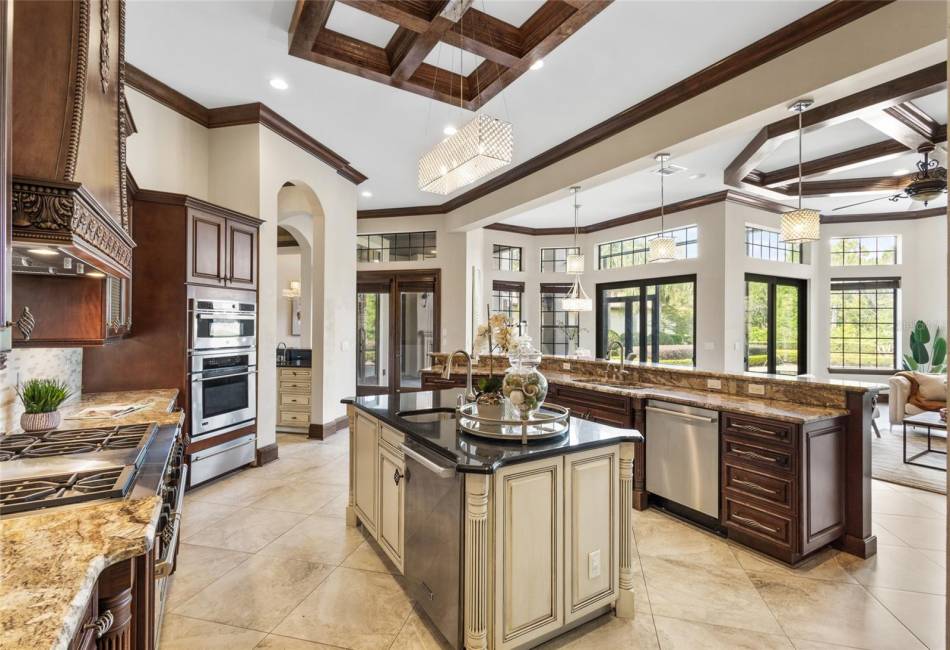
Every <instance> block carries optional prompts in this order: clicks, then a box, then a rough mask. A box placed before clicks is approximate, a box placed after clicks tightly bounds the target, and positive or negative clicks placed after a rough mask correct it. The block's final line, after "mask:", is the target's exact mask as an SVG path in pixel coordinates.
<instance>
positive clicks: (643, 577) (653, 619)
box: [630, 517, 663, 650]
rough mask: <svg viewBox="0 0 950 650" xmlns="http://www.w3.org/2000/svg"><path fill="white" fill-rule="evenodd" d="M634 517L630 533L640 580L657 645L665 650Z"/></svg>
mask: <svg viewBox="0 0 950 650" xmlns="http://www.w3.org/2000/svg"><path fill="white" fill-rule="evenodd" d="M633 519H634V518H633V517H631V518H630V534H631V536H632V537H633V544H634V546H635V547H636V549H637V564H639V565H640V580H642V581H643V591H644V592H645V593H646V597H647V604H648V605H649V606H650V622H651V623H652V624H653V636H654V637H655V638H656V647H657V648H659V649H660V650H663V646H662V644H661V643H660V631H659V630H658V629H656V615H655V614H654V613H653V601H651V600H650V586H649V585H647V575H646V572H645V571H644V570H643V556H642V555H640V544H639V543H638V542H637V527H636V526H634V524H633ZM633 615H634V617H636V615H637V603H636V600H634V603H633Z"/></svg>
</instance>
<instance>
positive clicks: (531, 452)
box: [347, 389, 643, 650]
mask: <svg viewBox="0 0 950 650" xmlns="http://www.w3.org/2000/svg"><path fill="white" fill-rule="evenodd" d="M461 392H462V391H460V390H456V389H448V390H441V391H427V392H418V393H403V394H389V395H377V396H364V397H357V398H354V399H353V400H347V402H348V405H349V406H348V416H349V425H350V428H349V430H350V492H349V507H348V510H347V521H348V523H349V524H350V525H357V524H361V525H362V526H363V527H364V528H365V530H366V531H367V532H368V533H369V534H370V535H372V537H374V538H375V539H376V540H377V542H378V544H379V547H380V548H381V549H382V551H383V552H385V553H386V555H387V556H388V557H389V558H390V559H391V560H392V561H393V563H394V564H395V565H396V567H397V568H398V569H399V570H400V571H401V572H402V573H403V574H404V575H405V576H406V579H407V585H408V589H409V591H410V593H411V594H412V595H413V597H414V598H415V599H416V601H417V602H419V603H420V604H421V606H422V607H423V609H424V610H425V611H426V613H427V614H428V615H429V617H430V619H432V621H433V623H434V624H435V625H436V626H437V627H438V628H439V630H440V631H441V632H442V634H443V635H444V636H445V637H446V639H448V640H449V642H451V643H452V644H453V645H455V646H456V647H462V646H464V647H465V648H470V649H474V648H488V647H492V648H496V649H499V650H500V649H503V648H519V647H528V646H533V645H536V644H538V643H540V642H542V641H543V640H545V639H549V638H552V637H554V636H557V635H559V634H561V633H563V632H564V631H566V630H567V629H570V628H572V627H575V626H577V625H580V624H581V623H583V622H585V621H587V620H590V619H592V618H595V617H597V616H600V615H602V614H604V613H606V612H608V611H610V610H611V608H615V610H616V614H617V615H618V616H623V617H632V616H633V614H634V605H633V591H632V589H633V573H632V560H633V553H634V549H633V540H632V537H631V530H632V528H631V516H632V505H633V503H632V500H633V480H634V465H635V462H636V460H637V456H638V453H639V450H641V449H642V442H643V438H642V436H641V435H640V434H639V433H638V432H637V431H635V430H632V429H621V428H617V427H613V426H609V425H604V424H600V423H597V422H593V421H588V420H583V419H579V418H573V417H572V418H571V420H570V429H569V431H568V432H567V433H565V434H564V435H563V436H560V437H557V438H553V439H549V440H545V441H535V442H532V443H529V444H527V445H522V444H520V443H517V442H507V441H495V440H486V439H482V438H477V437H474V436H470V435H468V434H465V433H459V432H458V431H457V429H456V422H455V419H454V414H453V410H454V408H455V405H456V402H457V399H458V397H459V395H460V394H461Z"/></svg>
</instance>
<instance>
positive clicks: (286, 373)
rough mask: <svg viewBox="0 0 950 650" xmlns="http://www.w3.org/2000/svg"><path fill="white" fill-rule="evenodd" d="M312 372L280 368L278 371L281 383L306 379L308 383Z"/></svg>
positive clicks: (306, 369) (305, 369) (307, 369)
mask: <svg viewBox="0 0 950 650" xmlns="http://www.w3.org/2000/svg"><path fill="white" fill-rule="evenodd" d="M312 372H313V371H312V370H310V369H309V368H304V369H301V368H281V369H280V379H281V381H293V380H294V379H306V380H307V381H310V377H311V376H312Z"/></svg>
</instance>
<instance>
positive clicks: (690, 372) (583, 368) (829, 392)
mask: <svg viewBox="0 0 950 650" xmlns="http://www.w3.org/2000/svg"><path fill="white" fill-rule="evenodd" d="M431 357H432V369H433V370H438V371H441V370H442V368H443V365H442V364H443V363H445V357H446V355H445V353H440V352H435V353H432V355H431ZM489 363H491V364H492V365H493V367H494V369H495V371H496V372H504V371H505V369H506V368H507V367H508V365H509V364H508V358H507V357H504V356H495V357H494V358H493V360H491V362H490V361H489V358H488V357H487V356H486V355H482V356H480V357H479V358H478V363H477V365H476V366H474V367H473V370H475V371H476V372H478V373H486V372H488V370H489ZM564 364H569V366H570V368H565V367H564ZM464 368H465V362H464V360H463V359H462V357H461V356H459V357H457V358H456V359H455V363H454V365H453V373H456V372H463V371H464ZM541 371H542V372H545V371H549V372H550V371H556V372H558V373H570V374H571V375H572V376H573V377H575V378H577V379H605V378H606V376H607V373H608V372H609V375H610V379H609V380H610V381H612V382H622V383H625V384H651V385H655V386H669V387H675V388H688V389H692V390H702V391H709V392H714V393H723V394H729V395H736V396H741V397H751V398H758V399H766V400H779V401H783V402H796V403H798V404H803V405H807V406H823V407H831V408H847V394H848V393H849V392H859V393H863V392H865V391H867V390H868V389H869V388H870V387H871V386H872V384H865V383H861V382H848V381H835V380H830V381H822V380H820V379H817V378H811V377H781V376H775V375H761V376H754V377H750V376H749V375H742V374H735V373H723V372H709V371H705V370H699V369H696V368H682V367H669V366H659V365H655V364H641V363H628V364H627V365H626V374H625V375H624V376H623V377H620V376H619V375H618V371H619V364H618V363H611V364H609V368H608V363H607V362H606V361H604V360H602V359H571V358H567V357H557V356H545V357H544V358H543V360H542V361H541ZM710 379H712V380H719V382H720V383H721V388H718V389H714V388H709V386H708V384H707V381H708V380H710ZM751 384H754V385H760V386H762V388H763V390H764V394H761V395H760V394H753V393H751V392H749V386H750V385H751Z"/></svg>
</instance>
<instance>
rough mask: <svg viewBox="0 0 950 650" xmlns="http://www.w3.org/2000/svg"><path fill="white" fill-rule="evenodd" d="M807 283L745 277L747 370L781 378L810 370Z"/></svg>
mask: <svg viewBox="0 0 950 650" xmlns="http://www.w3.org/2000/svg"><path fill="white" fill-rule="evenodd" d="M806 323H807V320H806V318H805V281H804V280H798V279H795V278H780V277H775V276H770V275H755V274H752V273H747V274H746V276H745V369H746V370H747V371H748V372H761V373H769V374H779V375H801V374H804V373H805V372H806V370H807V354H806V331H807V329H806Z"/></svg>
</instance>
